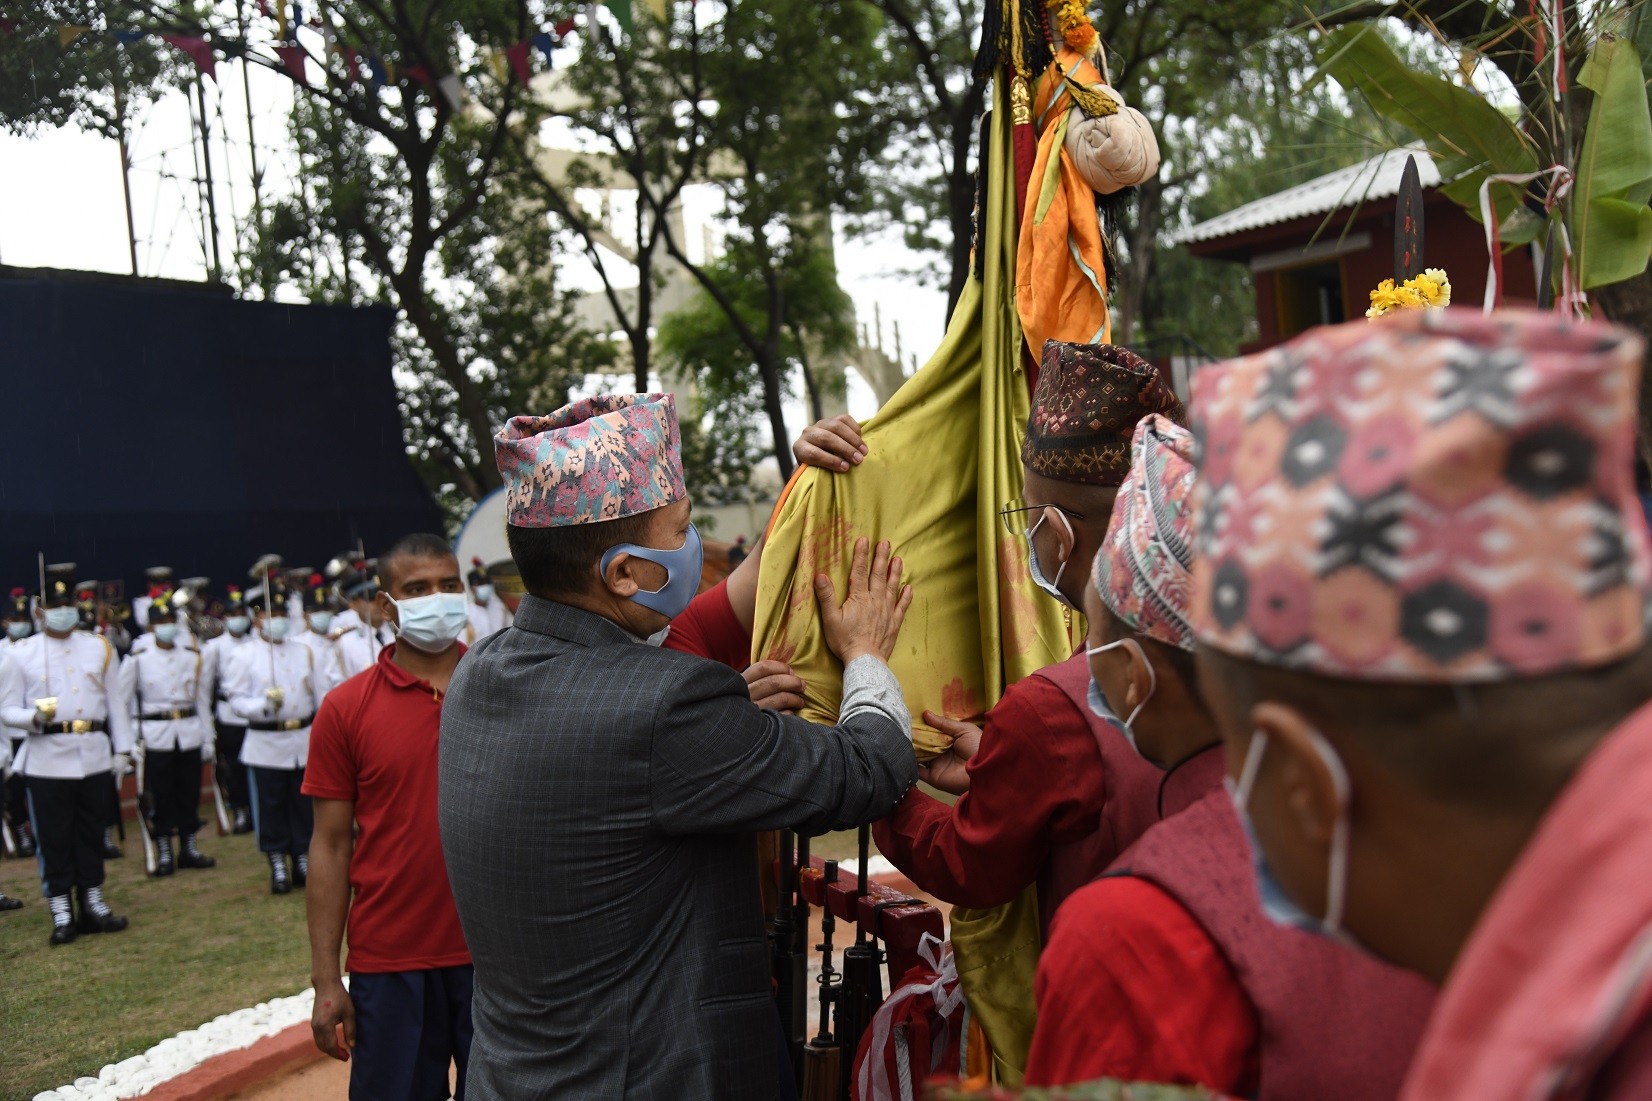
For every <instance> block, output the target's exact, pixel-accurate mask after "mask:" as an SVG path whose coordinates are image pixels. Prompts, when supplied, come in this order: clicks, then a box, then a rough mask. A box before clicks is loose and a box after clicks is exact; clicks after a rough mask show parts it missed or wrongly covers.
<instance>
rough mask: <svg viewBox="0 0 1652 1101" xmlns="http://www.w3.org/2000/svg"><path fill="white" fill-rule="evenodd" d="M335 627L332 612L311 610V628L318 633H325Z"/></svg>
mask: <svg viewBox="0 0 1652 1101" xmlns="http://www.w3.org/2000/svg"><path fill="white" fill-rule="evenodd" d="M332 629H333V613H332V612H311V613H310V630H312V631H314V632H315V633H316V634H318V635H324V634H326V633H327V632H328V631H331V630H332Z"/></svg>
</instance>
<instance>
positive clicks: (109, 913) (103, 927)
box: [80, 887, 126, 933]
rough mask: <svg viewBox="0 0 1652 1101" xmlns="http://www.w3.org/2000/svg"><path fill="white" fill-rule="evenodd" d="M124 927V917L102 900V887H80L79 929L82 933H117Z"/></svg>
mask: <svg viewBox="0 0 1652 1101" xmlns="http://www.w3.org/2000/svg"><path fill="white" fill-rule="evenodd" d="M124 928H126V919H125V918H123V917H121V916H120V915H119V914H116V913H115V912H114V911H113V910H111V909H109V904H108V903H107V902H105V901H103V888H102V887H82V888H81V889H80V931H81V932H82V933H118V932H120V931H121V930H122V929H124Z"/></svg>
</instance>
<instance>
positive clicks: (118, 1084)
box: [34, 990, 315, 1101]
mask: <svg viewBox="0 0 1652 1101" xmlns="http://www.w3.org/2000/svg"><path fill="white" fill-rule="evenodd" d="M314 1004H315V991H314V990H306V991H304V992H303V993H302V994H294V995H293V996H292V997H290V998H275V999H273V1000H271V1001H267V1002H259V1003H258V1004H257V1005H255V1006H251V1007H249V1008H247V1009H238V1010H236V1011H235V1012H234V1013H225V1014H224V1015H223V1016H221V1017H215V1018H213V1019H212V1020H210V1021H208V1022H206V1023H205V1024H203V1025H202V1026H201V1027H199V1028H192V1029H189V1030H187V1031H185V1032H180V1033H178V1034H177V1035H176V1036H174V1037H172V1038H171V1039H170V1040H162V1041H161V1042H160V1043H158V1044H156V1045H155V1046H154V1047H152V1048H150V1049H149V1050H148V1051H146V1052H144V1053H143V1054H142V1055H134V1056H132V1058H130V1059H123V1060H121V1061H120V1062H118V1063H110V1064H109V1065H108V1066H106V1067H104V1068H103V1069H102V1070H101V1071H99V1072H98V1075H97V1077H95V1078H93V1077H91V1076H90V1075H88V1076H87V1077H85V1078H77V1079H75V1080H74V1082H73V1083H72V1084H70V1085H67V1086H59V1087H58V1088H57V1089H55V1090H46V1091H45V1092H44V1093H37V1094H35V1095H34V1101H121V1099H123V1098H127V1097H142V1096H143V1095H144V1094H146V1093H148V1092H149V1091H151V1090H153V1089H154V1088H155V1087H156V1086H159V1085H161V1084H162V1083H163V1082H167V1081H170V1080H171V1079H173V1078H176V1077H178V1076H179V1075H180V1074H185V1073H187V1072H189V1071H192V1070H194V1069H195V1068H196V1067H198V1066H200V1065H201V1064H202V1063H204V1062H206V1061H207V1060H208V1059H211V1058H212V1057H213V1056H215V1055H222V1054H224V1053H225V1052H229V1051H239V1050H241V1049H242V1048H245V1047H251V1046H252V1045H253V1044H255V1043H257V1042H258V1041H259V1040H262V1039H264V1038H266V1037H269V1036H274V1035H275V1034H276V1033H278V1032H285V1031H286V1030H287V1029H289V1028H291V1027H292V1026H293V1025H296V1024H299V1023H301V1022H304V1021H308V1020H309V1019H310V1009H311V1007H312V1006H313V1005H314Z"/></svg>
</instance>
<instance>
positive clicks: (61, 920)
mask: <svg viewBox="0 0 1652 1101" xmlns="http://www.w3.org/2000/svg"><path fill="white" fill-rule="evenodd" d="M46 902H47V905H49V906H51V908H52V947H54V948H55V947H57V946H58V945H60V944H68V943H69V942H70V941H72V940H74V939H75V937H76V935H77V934H76V933H75V915H74V910H73V909H72V908H71V907H70V906H69V896H68V895H53V896H52V897H51V898H49V899H47V900H46Z"/></svg>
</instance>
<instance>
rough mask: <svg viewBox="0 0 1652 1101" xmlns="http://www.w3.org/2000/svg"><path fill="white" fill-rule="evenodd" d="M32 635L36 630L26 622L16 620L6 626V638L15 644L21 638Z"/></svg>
mask: <svg viewBox="0 0 1652 1101" xmlns="http://www.w3.org/2000/svg"><path fill="white" fill-rule="evenodd" d="M32 634H34V628H32V627H30V626H29V624H28V622H27V621H26V620H21V619H14V620H12V621H11V622H10V623H8V624H6V637H7V638H9V639H11V640H12V641H14V642H15V641H17V640H18V639H20V638H28V637H29V636H30V635H32Z"/></svg>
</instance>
